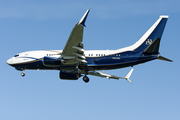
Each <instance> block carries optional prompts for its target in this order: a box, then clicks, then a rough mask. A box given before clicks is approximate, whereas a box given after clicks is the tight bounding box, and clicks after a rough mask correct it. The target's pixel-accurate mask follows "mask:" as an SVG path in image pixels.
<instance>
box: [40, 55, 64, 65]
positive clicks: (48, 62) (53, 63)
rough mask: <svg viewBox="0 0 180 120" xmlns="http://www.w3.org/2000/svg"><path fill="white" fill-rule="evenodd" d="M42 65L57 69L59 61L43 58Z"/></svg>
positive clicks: (58, 59) (53, 58) (57, 59)
mask: <svg viewBox="0 0 180 120" xmlns="http://www.w3.org/2000/svg"><path fill="white" fill-rule="evenodd" d="M43 64H44V66H48V67H58V66H60V65H61V59H60V58H55V57H44V58H43Z"/></svg>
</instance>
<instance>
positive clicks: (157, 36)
mask: <svg viewBox="0 0 180 120" xmlns="http://www.w3.org/2000/svg"><path fill="white" fill-rule="evenodd" d="M167 19H168V16H160V17H159V19H158V20H157V21H156V22H155V23H154V24H153V25H152V26H151V28H150V29H149V30H148V31H147V32H146V33H145V34H144V35H143V36H142V37H141V38H140V39H139V40H138V41H137V42H136V43H135V44H134V45H132V47H133V49H134V51H137V52H143V51H145V50H146V49H147V48H148V47H149V46H150V45H151V44H154V45H153V46H151V48H149V49H148V51H149V50H153V49H154V50H153V51H154V52H157V50H159V44H160V40H161V37H162V34H163V31H164V28H165V25H166V22H167Z"/></svg>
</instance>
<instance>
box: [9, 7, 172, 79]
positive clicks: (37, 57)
mask: <svg viewBox="0 0 180 120" xmlns="http://www.w3.org/2000/svg"><path fill="white" fill-rule="evenodd" d="M89 11H90V9H88V10H87V11H86V12H85V14H84V15H83V17H82V18H81V19H80V21H79V22H78V23H77V24H76V25H75V26H74V28H73V29H72V31H71V34H70V36H69V38H68V40H67V43H66V45H65V47H64V49H63V50H38V51H27V52H22V53H19V54H16V55H15V56H14V57H12V58H10V59H9V60H7V64H8V65H10V66H12V67H14V68H15V69H16V70H19V71H22V73H21V75H22V76H25V70H59V71H60V73H59V78H60V79H64V80H78V79H79V78H80V77H81V76H83V81H84V82H85V83H88V82H89V78H88V77H87V75H94V76H98V77H102V78H108V79H117V80H118V79H126V80H127V81H129V82H130V83H132V82H131V81H130V79H129V78H130V76H131V74H132V72H133V70H134V68H133V66H135V65H139V64H141V63H145V62H149V61H152V60H155V59H159V60H164V61H169V62H172V60H170V59H168V58H165V57H163V56H161V55H160V52H159V45H160V40H161V37H162V34H163V31H164V28H165V25H166V22H167V19H168V17H169V16H159V19H158V20H157V21H156V22H155V23H154V24H153V25H152V26H151V27H150V28H149V30H148V31H147V32H146V33H145V34H144V35H143V36H142V37H141V38H140V39H139V40H138V41H137V42H136V43H134V44H133V45H131V46H129V47H125V48H121V49H117V50H84V45H83V31H84V27H86V25H85V22H86V19H87V16H88V14H89ZM125 67H132V69H131V70H130V71H129V73H128V74H127V75H126V76H125V77H118V76H115V75H110V74H107V73H103V72H100V71H99V70H112V69H120V68H125Z"/></svg>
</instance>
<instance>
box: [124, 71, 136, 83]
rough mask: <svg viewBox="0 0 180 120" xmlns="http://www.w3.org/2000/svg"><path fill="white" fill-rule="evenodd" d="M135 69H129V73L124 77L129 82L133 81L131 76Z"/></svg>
mask: <svg viewBox="0 0 180 120" xmlns="http://www.w3.org/2000/svg"><path fill="white" fill-rule="evenodd" d="M133 70H134V68H132V69H131V70H130V71H129V73H128V74H127V75H126V76H125V77H124V78H125V79H126V80H127V81H128V82H130V83H132V82H131V81H130V79H129V78H130V76H131V74H132V72H133Z"/></svg>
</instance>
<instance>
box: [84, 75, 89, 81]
mask: <svg viewBox="0 0 180 120" xmlns="http://www.w3.org/2000/svg"><path fill="white" fill-rule="evenodd" d="M83 81H84V82H85V83H88V82H89V78H88V77H87V76H86V75H85V76H84V77H83Z"/></svg>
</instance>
